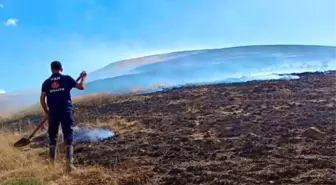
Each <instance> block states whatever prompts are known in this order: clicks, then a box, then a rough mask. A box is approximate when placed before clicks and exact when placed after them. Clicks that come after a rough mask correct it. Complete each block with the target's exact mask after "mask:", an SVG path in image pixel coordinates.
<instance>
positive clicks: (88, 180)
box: [0, 94, 148, 185]
mask: <svg viewBox="0 0 336 185" xmlns="http://www.w3.org/2000/svg"><path fill="white" fill-rule="evenodd" d="M138 98H146V97H144V96H115V95H110V94H91V95H87V96H83V97H77V98H74V103H75V104H77V105H79V106H81V105H84V106H97V105H100V104H103V103H113V102H120V101H131V100H134V99H138ZM32 115H42V109H41V108H40V107H39V105H34V106H32V107H30V108H29V109H26V110H24V111H19V112H17V113H15V114H12V115H10V116H8V117H6V118H4V119H3V120H0V123H1V122H2V121H3V122H4V123H5V122H7V121H13V120H21V119H22V118H24V117H25V116H32ZM77 126H79V127H86V128H106V129H110V130H113V131H114V132H116V133H125V132H133V131H143V132H146V131H147V130H146V129H143V128H142V127H141V126H140V125H139V124H138V123H137V122H136V121H133V122H129V121H127V120H124V119H123V118H121V117H114V118H111V119H110V120H108V121H107V122H103V121H101V120H96V122H95V123H92V122H91V123H78V124H77ZM31 130H33V128H31V129H29V131H31ZM28 134H29V133H13V132H12V131H11V130H9V129H8V128H5V127H2V128H0V185H2V183H3V182H6V181H9V180H13V179H20V178H33V179H37V180H39V181H42V182H43V184H50V185H57V184H62V185H96V184H102V185H103V184H104V185H121V184H139V185H140V184H144V183H145V182H146V181H147V180H148V179H147V177H146V175H145V174H143V173H142V170H141V169H139V168H137V167H135V166H133V165H132V164H130V165H123V166H122V167H120V168H117V169H106V168H103V167H101V166H90V167H85V168H79V169H78V170H77V171H75V172H73V173H71V174H65V172H64V168H63V166H64V162H65V161H64V154H63V153H62V151H63V149H62V148H59V150H58V151H59V153H58V161H57V162H56V164H55V166H51V165H49V163H48V160H47V158H46V156H47V155H46V154H47V151H48V150H47V148H38V149H32V148H29V147H25V148H14V147H13V143H14V142H16V141H17V140H19V139H20V138H21V137H23V136H25V135H28ZM36 135H39V133H37V134H36ZM60 146H62V145H60ZM41 154H42V155H41Z"/></svg>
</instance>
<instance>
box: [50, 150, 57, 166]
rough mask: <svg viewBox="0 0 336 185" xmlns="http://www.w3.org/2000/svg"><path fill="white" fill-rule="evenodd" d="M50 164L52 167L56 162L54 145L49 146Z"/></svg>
mask: <svg viewBox="0 0 336 185" xmlns="http://www.w3.org/2000/svg"><path fill="white" fill-rule="evenodd" d="M49 158H50V164H51V165H54V164H55V160H56V145H51V146H49Z"/></svg>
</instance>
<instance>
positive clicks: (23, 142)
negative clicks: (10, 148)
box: [14, 138, 31, 147]
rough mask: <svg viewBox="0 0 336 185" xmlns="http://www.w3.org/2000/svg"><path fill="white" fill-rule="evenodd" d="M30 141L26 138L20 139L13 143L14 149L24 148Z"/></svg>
mask: <svg viewBox="0 0 336 185" xmlns="http://www.w3.org/2000/svg"><path fill="white" fill-rule="evenodd" d="M30 142H31V141H30V139H27V138H21V139H20V140H19V141H17V142H16V143H14V147H24V146H27V145H29V144H30Z"/></svg>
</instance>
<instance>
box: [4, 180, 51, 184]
mask: <svg viewBox="0 0 336 185" xmlns="http://www.w3.org/2000/svg"><path fill="white" fill-rule="evenodd" d="M2 185H45V183H43V182H42V181H41V180H39V179H35V178H17V179H13V180H8V181H6V182H4V183H3V184H2Z"/></svg>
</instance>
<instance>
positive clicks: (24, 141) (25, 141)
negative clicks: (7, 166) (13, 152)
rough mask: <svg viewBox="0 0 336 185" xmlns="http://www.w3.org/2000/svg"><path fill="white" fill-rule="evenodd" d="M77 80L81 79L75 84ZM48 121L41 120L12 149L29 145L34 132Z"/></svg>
mask: <svg viewBox="0 0 336 185" xmlns="http://www.w3.org/2000/svg"><path fill="white" fill-rule="evenodd" d="M79 79H81V77H78V78H77V80H76V81H77V82H78V81H79ZM47 120H48V119H46V118H45V119H43V120H42V121H41V122H40V124H38V125H37V127H36V128H35V130H34V131H33V132H32V133H31V134H30V135H29V137H28V138H25V137H23V138H21V139H20V140H19V141H17V142H16V143H14V147H23V146H27V145H29V144H30V142H31V138H33V137H34V135H35V134H36V132H37V131H38V130H39V129H40V128H41V127H42V126H43V125H44V123H45V122H46V121H47Z"/></svg>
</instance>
